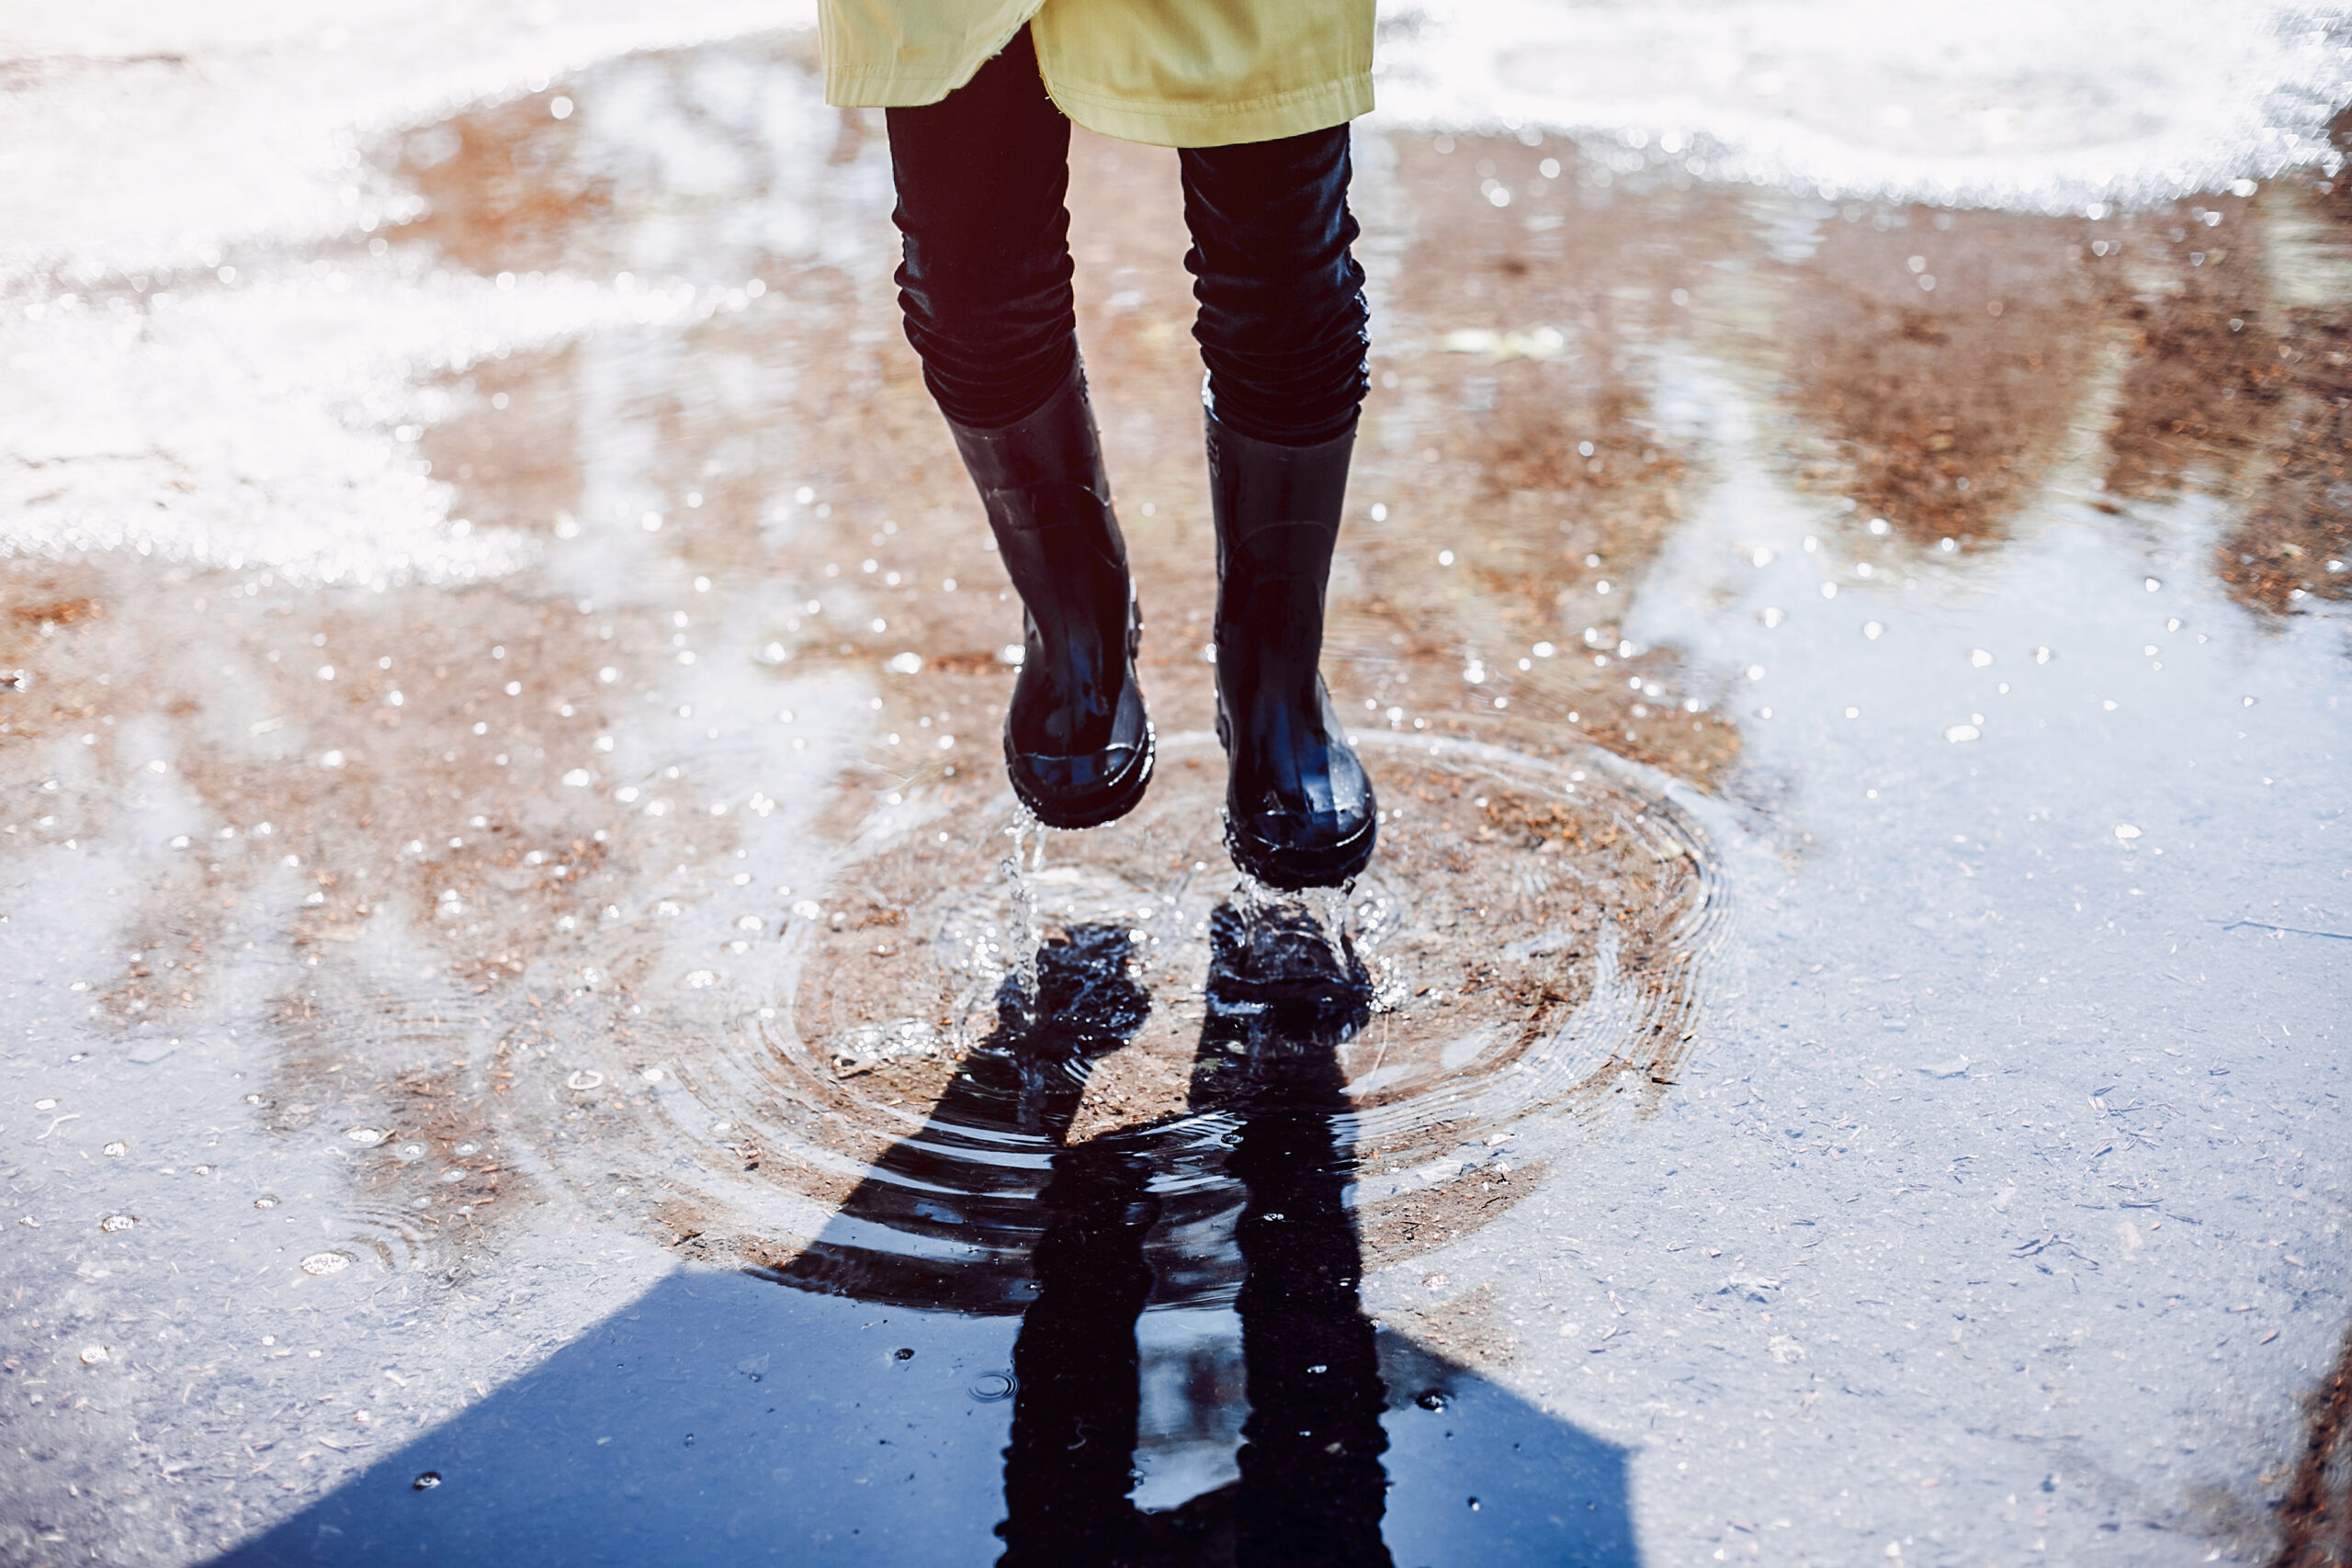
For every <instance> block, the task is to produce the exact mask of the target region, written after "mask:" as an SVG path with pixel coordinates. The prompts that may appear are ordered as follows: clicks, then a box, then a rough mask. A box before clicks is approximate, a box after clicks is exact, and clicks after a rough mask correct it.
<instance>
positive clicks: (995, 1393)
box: [971, 1372, 1012, 1404]
mask: <svg viewBox="0 0 2352 1568" xmlns="http://www.w3.org/2000/svg"><path fill="white" fill-rule="evenodd" d="M971 1393H972V1397H973V1398H974V1399H977V1400H978V1401H980V1403H982V1404H995V1403H996V1402H997V1401H999V1400H1001V1399H1011V1398H1012V1373H1011V1372H985V1373H982V1374H981V1375H980V1376H978V1377H977V1378H974V1379H973V1380H972V1389H971Z"/></svg>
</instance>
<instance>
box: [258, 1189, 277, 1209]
mask: <svg viewBox="0 0 2352 1568" xmlns="http://www.w3.org/2000/svg"><path fill="white" fill-rule="evenodd" d="M254 1208H256V1209H275V1208H277V1193H275V1192H265V1193H263V1194H262V1195H261V1196H260V1197H258V1198H256V1199H254Z"/></svg>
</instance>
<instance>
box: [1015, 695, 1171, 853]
mask: <svg viewBox="0 0 2352 1568" xmlns="http://www.w3.org/2000/svg"><path fill="white" fill-rule="evenodd" d="M1158 755H1159V744H1158V740H1157V738H1156V736H1155V735H1154V733H1153V730H1152V727H1151V725H1150V723H1149V722H1148V721H1146V723H1145V725H1144V727H1143V750H1142V751H1141V752H1140V753H1138V754H1137V756H1136V761H1134V762H1133V763H1132V764H1131V765H1130V766H1129V767H1128V769H1127V771H1126V772H1125V773H1121V774H1119V775H1117V776H1115V777H1114V778H1113V779H1112V780H1111V781H1110V782H1109V783H1108V784H1104V785H1103V787H1102V788H1100V789H1095V790H1089V791H1088V792H1087V793H1086V794H1084V795H1061V796H1057V795H1045V794H1041V793H1039V792H1038V791H1037V790H1036V789H1035V787H1034V786H1033V785H1031V784H1030V783H1029V782H1028V781H1027V780H1026V779H1023V777H1022V776H1021V770H1020V769H1019V768H1018V767H1017V766H1016V765H1015V763H1014V761H1013V759H1014V756H1015V752H1014V751H1013V750H1012V737H1011V736H1009V735H1008V736H1007V737H1005V746H1004V773H1005V777H1006V778H1007V779H1008V780H1010V781H1011V783H1012V793H1013V795H1014V797H1015V798H1016V799H1018V800H1019V801H1020V802H1021V804H1022V805H1023V806H1025V807H1028V808H1029V810H1030V813H1031V814H1032V815H1033V816H1035V818H1037V820H1038V821H1040V822H1043V823H1044V824H1045V825H1046V827H1048V828H1064V829H1080V828H1100V827H1101V826H1103V823H1105V822H1115V821H1117V820H1118V819H1119V818H1122V817H1125V815H1126V814H1127V813H1128V812H1130V811H1133V810H1134V809H1135V808H1136V805H1137V803H1139V802H1140V801H1141V800H1142V799H1143V795H1144V791H1145V790H1147V789H1148V788H1149V787H1150V786H1151V769H1152V764H1153V762H1154V761H1156V760H1157V758H1158Z"/></svg>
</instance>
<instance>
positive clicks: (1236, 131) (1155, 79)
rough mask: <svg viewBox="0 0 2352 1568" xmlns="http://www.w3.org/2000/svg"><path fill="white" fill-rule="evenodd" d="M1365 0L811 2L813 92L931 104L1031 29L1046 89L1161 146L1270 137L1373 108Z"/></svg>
mask: <svg viewBox="0 0 2352 1568" xmlns="http://www.w3.org/2000/svg"><path fill="white" fill-rule="evenodd" d="M1373 3H1374V0H820V24H819V26H820V36H821V38H822V39H823V43H824V51H825V97H826V101H827V102H829V103H835V104H842V105H882V106H889V107H904V106H910V105H915V104H935V103H937V102H938V101H939V100H940V99H942V98H944V97H945V96H947V95H948V94H949V93H951V92H953V91H955V90H956V88H957V87H960V86H962V85H964V84H965V83H967V82H968V81H970V80H971V79H972V73H974V72H975V71H978V69H979V68H980V65H981V63H982V62H985V61H987V60H988V59H989V58H990V57H991V56H992V55H994V54H995V53H996V52H997V51H999V50H1001V49H1002V48H1003V47H1004V46H1005V45H1006V44H1008V43H1010V42H1012V38H1013V35H1015V34H1016V33H1018V32H1019V31H1020V30H1021V28H1022V26H1023V23H1026V24H1028V25H1029V26H1030V27H1031V28H1032V29H1033V34H1032V36H1033V37H1034V38H1035V41H1036V45H1037V63H1038V65H1039V66H1040V67H1041V68H1042V69H1043V70H1044V72H1045V76H1046V91H1047V92H1049V93H1051V94H1052V95H1053V99H1054V102H1055V103H1057V104H1058V105H1059V106H1061V110H1062V112H1063V113H1064V114H1067V115H1068V116H1069V118H1072V119H1074V120H1076V121H1077V122H1078V123H1079V124H1080V125H1082V126H1085V127H1086V128H1087V129H1088V130H1099V131H1101V132H1103V134H1104V135H1106V136H1116V137H1120V138H1122V139H1124V140H1125V141H1144V142H1149V143H1152V144H1154V145H1156V146H1160V147H1223V146H1227V145H1229V144H1231V143H1233V142H1237V141H1272V140H1273V139H1274V138H1276V137H1281V136H1295V135H1298V134H1299V133H1301V132H1302V131H1308V130H1323V129H1325V128H1326V127H1328V126H1334V125H1340V124H1343V123H1345V122H1346V121H1348V120H1350V119H1352V118H1355V117H1356V116H1357V115H1360V114H1363V112H1364V111H1366V110H1367V109H1369V108H1371V107H1372V25H1373Z"/></svg>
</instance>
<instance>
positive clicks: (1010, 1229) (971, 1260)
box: [780, 926, 1151, 1313]
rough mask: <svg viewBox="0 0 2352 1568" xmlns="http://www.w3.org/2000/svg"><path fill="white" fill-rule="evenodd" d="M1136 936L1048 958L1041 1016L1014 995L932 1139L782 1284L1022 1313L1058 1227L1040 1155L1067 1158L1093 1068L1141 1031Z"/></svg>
mask: <svg viewBox="0 0 2352 1568" xmlns="http://www.w3.org/2000/svg"><path fill="white" fill-rule="evenodd" d="M1131 951H1132V944H1131V942H1130V939H1129V937H1128V934H1127V932H1126V931H1125V928H1124V927H1113V926H1080V927H1078V928H1076V929H1074V930H1072V931H1069V933H1068V934H1067V935H1066V936H1063V937H1061V938H1058V939H1057V940H1055V941H1053V942H1046V944H1045V945H1044V946H1043V947H1042V948H1041V949H1039V951H1038V953H1037V990H1036V998H1035V1005H1034V1006H1024V1005H1023V998H1019V997H1018V996H1016V995H1014V994H1013V992H1012V987H1011V986H1010V985H1008V986H1007V987H1006V993H1005V995H1004V996H1003V997H1001V998H1000V1001H999V1009H998V1022H997V1029H996V1032H994V1033H993V1034H991V1035H990V1036H989V1038H988V1039H987V1040H986V1041H984V1042H982V1043H980V1044H979V1045H978V1046H976V1047H974V1049H973V1050H972V1051H971V1052H970V1053H969V1054H968V1055H967V1056H966V1057H965V1059H964V1061H963V1064H962V1065H961V1066H959V1067H958V1068H957V1070H956V1077H955V1078H954V1079H953V1080H952V1081H951V1082H950V1083H949V1084H948V1086H947V1089H946V1091H945V1092H944V1093H943V1094H942V1095H941V1096H940V1098H939V1103H938V1104H937V1105H936V1106H934V1107H933V1110H932V1113H931V1116H930V1118H929V1120H928V1121H927V1122H925V1123H924V1125H923V1128H922V1132H921V1133H919V1134H916V1135H915V1136H913V1137H910V1138H908V1139H905V1140H903V1141H901V1142H899V1143H897V1144H894V1145H891V1146H890V1147H889V1148H888V1149H885V1150H884V1151H883V1152H882V1154H881V1156H879V1157H877V1158H876V1160H875V1162H874V1168H873V1169H872V1170H871V1171H870V1172H868V1173H867V1175H866V1177H865V1179H864V1180H862V1181H860V1182H859V1183H858V1184H857V1186H856V1188H855V1189H854V1190H852V1191H851V1193H850V1195H849V1197H848V1199H847V1200H846V1201H843V1202H842V1207H841V1210H840V1212H839V1213H838V1214H836V1215H835V1217H834V1219H833V1221H832V1222H831V1224H828V1225H827V1226H826V1227H825V1231H824V1234H823V1235H820V1236H819V1237H818V1238H817V1240H816V1241H815V1242H814V1243H813V1244H811V1245H810V1246H809V1247H807V1248H806V1249H805V1250H803V1251H802V1252H801V1253H800V1255H799V1256H798V1257H797V1258H794V1259H793V1260H792V1261H791V1262H790V1263H788V1264H786V1266H785V1267H784V1268H783V1269H782V1270H780V1277H781V1278H782V1280H784V1282H785V1283H786V1284H791V1285H797V1286H799V1287H801V1288H802V1289H804V1290H815V1291H823V1292H830V1293H834V1294H840V1295H850V1296H856V1297H858V1298H859V1299H861V1300H865V1301H872V1302H884V1303H893V1304H898V1305H904V1306H910V1307H922V1308H952V1309H957V1310H961V1311H965V1312H978V1313H1012V1312H1018V1311H1020V1310H1022V1306H1023V1303H1025V1302H1026V1300H1027V1299H1028V1283H1029V1281H1028V1273H1029V1268H1028V1263H1029V1254H1030V1250H1031V1248H1032V1247H1034V1246H1035V1243H1036V1241H1037V1238H1038V1235H1039V1234H1040V1232H1041V1230H1042V1229H1043V1227H1044V1226H1045V1225H1046V1224H1047V1223H1048V1216H1047V1215H1046V1213H1045V1206H1044V1205H1042V1204H1041V1203H1040V1202H1039V1201H1038V1192H1037V1188H1036V1181H1037V1170H1036V1161H1035V1155H1036V1154H1038V1153H1041V1152H1043V1149H1044V1148H1045V1147H1046V1146H1048V1145H1056V1144H1059V1143H1060V1142H1061V1141H1062V1140H1063V1138H1065V1137H1066V1136H1068V1134H1069V1124H1070V1119H1071V1118H1072V1117H1073V1116H1075V1115H1076V1114H1077V1113H1078V1104H1079V1100H1080V1097H1081V1096H1082V1095H1083V1094H1084V1093H1085V1091H1086V1078H1087V1075H1088V1073H1089V1072H1090V1071H1091V1069H1092V1066H1093V1064H1094V1062H1095V1061H1096V1060H1097V1059H1098V1058H1100V1057H1102V1056H1103V1055H1108V1054H1109V1053H1110V1052H1112V1051H1115V1050H1117V1049H1118V1048H1119V1047H1120V1046H1121V1045H1123V1044H1125V1043H1126V1042H1127V1041H1128V1040H1129V1039H1130V1038H1132V1037H1133V1036H1134V1034H1135V1032H1136V1029H1137V1028H1138V1027H1140V1026H1141V1024H1142V1022H1143V1020H1144V1017H1145V1015H1146V1014H1147V1013H1148V1010H1149V1009H1150V1006H1151V998H1149V997H1148V995H1147V994H1146V993H1145V992H1144V990H1143V988H1142V987H1140V986H1137V985H1136V983H1135V980H1134V978H1133V977H1132V976H1129V975H1128V973H1127V959H1128V955H1129V953H1130V952H1131Z"/></svg>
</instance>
